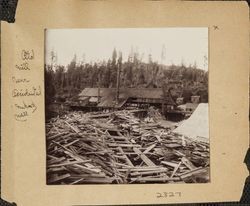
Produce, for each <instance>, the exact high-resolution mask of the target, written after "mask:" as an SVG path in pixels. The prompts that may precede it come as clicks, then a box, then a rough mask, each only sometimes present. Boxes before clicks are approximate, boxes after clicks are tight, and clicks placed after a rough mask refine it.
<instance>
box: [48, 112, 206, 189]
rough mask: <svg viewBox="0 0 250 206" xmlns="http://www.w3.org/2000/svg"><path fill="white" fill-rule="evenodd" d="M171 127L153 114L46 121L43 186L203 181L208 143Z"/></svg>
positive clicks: (72, 116)
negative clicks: (44, 182)
mask: <svg viewBox="0 0 250 206" xmlns="http://www.w3.org/2000/svg"><path fill="white" fill-rule="evenodd" d="M142 112H144V113H145V112H146V115H144V117H143V118H142V117H141V116H140V115H139V114H141V113H142ZM162 122H165V123H162ZM176 127H177V126H173V124H169V125H168V124H167V121H166V120H163V118H162V117H161V114H160V113H158V112H157V111H154V110H149V111H143V110H139V109H138V110H119V111H113V112H104V111H102V112H88V113H84V112H81V111H77V112H76V111H75V112H68V113H67V114H66V115H63V116H61V117H56V118H52V119H50V120H49V122H47V123H46V136H47V140H46V144H47V184H72V185H73V184H139V183H144V184H145V183H150V184H151V183H206V182H209V181H210V180H209V143H208V142H206V141H200V140H198V139H192V138H190V137H188V136H185V135H183V134H178V133H175V132H174V129H175V128H176ZM197 127H199V125H197Z"/></svg>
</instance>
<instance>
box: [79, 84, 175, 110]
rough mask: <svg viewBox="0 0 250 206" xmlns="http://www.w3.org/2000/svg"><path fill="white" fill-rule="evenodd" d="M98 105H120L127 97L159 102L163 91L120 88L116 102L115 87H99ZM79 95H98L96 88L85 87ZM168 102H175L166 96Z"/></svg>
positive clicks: (159, 89) (158, 89)
mask: <svg viewBox="0 0 250 206" xmlns="http://www.w3.org/2000/svg"><path fill="white" fill-rule="evenodd" d="M99 96H100V103H99V104H98V106H100V107H114V106H115V107H120V106H122V105H123V104H124V103H125V102H126V101H127V99H129V98H138V99H140V98H141V99H158V100H159V102H161V101H162V99H163V92H162V89H161V88H120V90H119V99H120V102H119V103H118V105H119V106H118V105H117V103H116V101H115V97H116V88H100V94H99ZM79 97H80V98H82V97H98V88H85V89H84V90H83V91H82V92H81V93H80V94H79ZM167 103H168V104H171V105H173V104H175V102H174V101H173V100H172V99H171V98H168V100H167Z"/></svg>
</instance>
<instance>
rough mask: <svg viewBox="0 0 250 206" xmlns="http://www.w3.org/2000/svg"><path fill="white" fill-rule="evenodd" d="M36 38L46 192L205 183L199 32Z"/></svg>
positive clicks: (202, 36)
mask: <svg viewBox="0 0 250 206" xmlns="http://www.w3.org/2000/svg"><path fill="white" fill-rule="evenodd" d="M44 34H45V37H44V38H45V62H44V67H45V68H44V73H45V74H44V75H45V117H46V118H45V127H46V137H45V138H46V171H45V172H46V180H47V184H48V185H82V184H155V183H157V184H174V183H182V184H185V183H209V182H210V181H211V179H210V143H209V139H210V137H209V103H208V102H209V97H208V81H209V80H208V70H209V69H208V68H209V56H208V54H209V52H208V50H209V49H208V28H207V27H183V28H181V27H180V28H178V27H176V28H175V27H169V28H98V29H92V28H89V29H46V30H45V33H44Z"/></svg>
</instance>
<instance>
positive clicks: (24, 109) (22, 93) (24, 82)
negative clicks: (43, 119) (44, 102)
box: [12, 50, 42, 122]
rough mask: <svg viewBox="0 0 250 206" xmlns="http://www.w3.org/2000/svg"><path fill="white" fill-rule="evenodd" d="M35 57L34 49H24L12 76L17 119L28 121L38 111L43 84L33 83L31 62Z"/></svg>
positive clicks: (15, 116)
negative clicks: (38, 99)
mask: <svg viewBox="0 0 250 206" xmlns="http://www.w3.org/2000/svg"><path fill="white" fill-rule="evenodd" d="M34 59H35V53H34V50H22V51H21V53H20V60H21V63H20V64H16V65H15V68H14V69H15V70H16V71H15V72H14V74H15V75H13V76H12V83H13V84H14V87H13V90H12V98H13V99H14V105H13V106H14V111H15V112H14V118H15V120H16V121H21V122H24V121H27V120H28V119H29V117H31V116H32V115H33V114H34V113H35V112H36V111H37V104H36V101H37V97H39V96H41V95H42V90H41V85H36V84H32V80H31V79H30V75H29V74H30V72H32V69H33V68H32V66H31V62H32V61H34Z"/></svg>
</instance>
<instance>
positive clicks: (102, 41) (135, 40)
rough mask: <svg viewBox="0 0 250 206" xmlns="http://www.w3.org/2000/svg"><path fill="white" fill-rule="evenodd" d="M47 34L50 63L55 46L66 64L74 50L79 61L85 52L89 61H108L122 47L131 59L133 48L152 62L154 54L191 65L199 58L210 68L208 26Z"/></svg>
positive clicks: (202, 66)
mask: <svg viewBox="0 0 250 206" xmlns="http://www.w3.org/2000/svg"><path fill="white" fill-rule="evenodd" d="M45 35H46V38H45V39H46V42H45V44H46V45H45V49H46V63H47V64H50V63H51V58H50V54H51V51H52V50H53V51H54V52H56V53H57V64H61V65H65V66H66V65H68V64H69V63H70V62H71V60H72V59H73V57H74V54H76V55H77V61H82V60H83V56H85V57H84V58H85V62H91V61H92V62H96V61H102V60H106V61H107V60H108V59H111V58H112V52H113V49H114V48H116V50H117V51H122V54H123V61H124V60H125V61H127V59H128V55H129V53H130V51H131V48H133V50H134V52H135V51H138V52H139V53H140V55H142V54H143V57H142V61H144V62H148V56H149V54H151V55H152V59H153V61H158V63H163V64H166V65H171V64H172V63H173V64H176V65H180V64H181V63H182V62H183V63H184V64H185V65H186V66H188V65H190V64H192V65H193V64H194V62H196V64H197V67H198V68H200V69H204V70H207V69H208V65H207V61H206V60H205V57H207V58H208V29H207V28H190V27H188V28H128V29H48V30H46V33H45ZM163 47H165V49H162V48H163ZM162 51H164V52H163V53H165V57H163V58H162ZM140 58H141V56H140Z"/></svg>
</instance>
